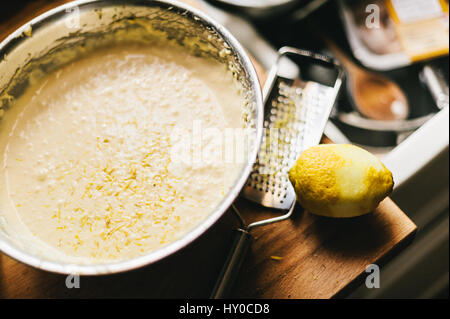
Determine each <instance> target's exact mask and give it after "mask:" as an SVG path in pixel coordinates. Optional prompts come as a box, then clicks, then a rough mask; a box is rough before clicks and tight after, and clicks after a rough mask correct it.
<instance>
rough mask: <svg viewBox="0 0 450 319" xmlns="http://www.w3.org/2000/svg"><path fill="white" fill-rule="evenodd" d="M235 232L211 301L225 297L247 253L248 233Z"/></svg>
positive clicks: (242, 231)
mask: <svg viewBox="0 0 450 319" xmlns="http://www.w3.org/2000/svg"><path fill="white" fill-rule="evenodd" d="M235 232H236V233H235V237H234V242H233V246H232V247H231V250H230V252H229V254H228V257H227V260H226V261H225V265H224V266H223V268H222V271H221V272H220V275H219V279H218V280H217V282H216V285H215V286H214V289H213V292H212V294H211V298H212V299H222V298H226V297H227V295H228V294H229V292H230V290H231V287H232V286H233V283H234V281H235V279H236V277H237V275H238V273H239V270H240V268H241V265H242V262H243V260H244V258H245V255H246V253H247V250H248V247H249V244H250V239H251V235H250V233H249V232H248V231H246V230H244V229H237V230H236V231H235Z"/></svg>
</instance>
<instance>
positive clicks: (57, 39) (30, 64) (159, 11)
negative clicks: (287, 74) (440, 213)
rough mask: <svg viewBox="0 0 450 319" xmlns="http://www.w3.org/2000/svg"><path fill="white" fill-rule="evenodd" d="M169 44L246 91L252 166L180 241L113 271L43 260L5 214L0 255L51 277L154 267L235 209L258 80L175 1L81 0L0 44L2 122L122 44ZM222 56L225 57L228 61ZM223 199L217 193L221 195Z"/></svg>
mask: <svg viewBox="0 0 450 319" xmlns="http://www.w3.org/2000/svg"><path fill="white" fill-rule="evenodd" d="M161 36H163V37H164V38H165V39H166V40H167V41H171V42H173V43H177V44H180V45H183V46H184V47H186V48H187V49H188V50H190V51H191V53H192V54H195V55H198V56H207V57H210V58H213V59H216V60H218V61H220V62H221V63H224V64H225V65H226V66H227V67H228V68H229V69H230V70H231V71H232V72H233V74H234V76H235V77H236V78H237V79H238V80H239V81H240V83H241V84H242V85H243V87H244V90H243V91H244V92H243V94H245V95H246V99H247V103H246V105H245V106H243V117H242V125H243V127H247V128H249V131H250V132H251V136H250V140H251V144H250V150H249V158H248V162H246V163H245V165H244V166H243V169H242V172H241V174H240V175H239V177H238V179H237V180H236V181H235V183H234V186H233V187H232V189H231V190H230V191H229V192H228V193H227V194H225V195H224V197H223V200H222V201H221V203H220V205H219V206H218V207H217V208H216V209H215V210H214V211H212V212H211V214H210V215H209V216H208V217H207V218H206V219H205V220H203V221H202V222H201V223H200V224H199V225H198V226H197V227H195V228H194V229H193V230H191V231H190V232H188V233H187V234H186V235H185V236H184V237H182V238H181V239H179V240H177V241H175V242H172V243H171V244H168V245H167V246H164V247H162V248H160V249H158V250H156V251H153V252H150V253H147V254H145V255H143V256H141V257H138V258H134V259H130V260H125V261H121V262H116V263H109V264H89V265H85V264H70V263H65V262H61V261H58V260H52V259H51V258H43V257H42V256H39V255H38V254H36V253H34V252H33V251H31V250H30V249H29V248H28V245H27V243H26V242H20V240H18V239H17V238H15V237H14V236H12V234H11V233H10V232H9V230H8V223H7V221H5V220H4V218H3V219H2V217H1V212H0V251H2V252H4V253H5V254H7V255H9V256H11V257H12V258H14V259H16V260H18V261H21V262H23V263H25V264H28V265H31V266H34V267H37V268H40V269H44V270H47V271H52V272H57V273H65V274H81V275H98V274H108V273H116V272H122V271H127V270H131V269H135V268H138V267H142V266H145V265H148V264H151V263H153V262H155V261H157V260H160V259H162V258H165V257H167V256H169V255H170V254H173V253H174V252H176V251H178V250H180V249H183V248H184V247H185V246H186V245H188V244H189V243H190V242H192V241H193V240H195V239H196V238H198V237H199V236H200V235H201V234H203V233H204V232H205V231H206V230H207V229H208V228H210V227H211V226H212V225H213V224H214V223H215V222H216V221H217V220H218V219H219V218H220V217H221V216H222V215H223V214H224V213H225V211H227V209H228V208H229V207H230V205H231V204H232V203H233V201H234V200H235V199H236V197H237V196H238V195H239V193H240V191H241V188H242V187H243V185H244V183H245V182H246V180H247V178H248V176H249V173H250V171H251V168H252V164H253V162H254V160H255V158H256V154H257V151H258V148H259V145H260V141H261V136H262V123H263V102H262V96H261V89H260V85H259V82H258V78H257V74H256V72H255V70H254V68H253V65H252V63H251V62H250V59H249V57H248V56H247V54H246V52H245V51H244V49H243V48H242V46H241V45H240V44H239V43H238V41H237V40H236V39H235V38H234V37H233V36H232V35H231V34H230V33H229V32H228V31H227V30H225V29H224V28H223V27H222V26H221V25H219V24H218V23H216V22H215V21H213V20H212V19H211V18H209V17H207V16H205V15H204V14H203V13H201V12H199V11H197V10H196V9H194V8H191V7H189V6H186V5H183V4H180V3H178V2H175V1H168V0H164V1H163V0H161V1H159V0H158V1H142V0H141V1H139V0H123V1H117V0H115V1H114V0H98V1H95V0H79V1H73V2H70V3H68V4H66V5H62V6H60V7H57V8H55V9H53V10H50V11H48V12H46V13H44V14H42V15H40V16H39V17H37V18H35V19H33V20H32V21H30V22H28V23H26V24H25V25H24V26H22V27H21V28H19V29H18V30H17V31H15V32H14V33H13V34H11V35H10V36H9V37H8V38H6V39H5V40H4V41H2V42H1V43H0V57H1V58H0V59H1V60H0V128H1V115H2V114H4V113H5V112H8V109H9V108H11V107H13V103H12V101H14V99H15V98H17V97H19V96H20V95H21V94H22V93H23V92H24V91H25V90H26V88H27V87H28V86H29V85H30V84H31V83H32V82H33V81H38V80H39V79H40V78H42V76H44V75H45V74H47V73H49V72H51V71H53V70H55V69H57V68H58V67H59V66H61V65H63V64H65V63H68V62H70V61H72V60H73V59H76V58H77V57H78V56H79V55H82V54H85V53H86V52H88V51H93V50H96V49H97V48H99V47H103V46H105V45H110V44H114V43H117V42H122V41H129V42H142V43H151V42H152V41H157V40H158V39H161ZM224 52H225V53H226V54H224ZM218 191H219V190H218Z"/></svg>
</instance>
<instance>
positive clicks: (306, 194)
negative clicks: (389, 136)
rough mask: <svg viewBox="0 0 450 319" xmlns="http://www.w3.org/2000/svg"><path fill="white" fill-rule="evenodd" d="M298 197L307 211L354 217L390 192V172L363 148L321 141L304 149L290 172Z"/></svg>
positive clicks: (391, 180) (373, 207) (392, 182)
mask: <svg viewBox="0 0 450 319" xmlns="http://www.w3.org/2000/svg"><path fill="white" fill-rule="evenodd" d="M289 179H290V181H291V183H292V185H293V186H294V189H295V192H296V194H297V200H298V201H299V202H300V204H301V205H302V206H303V207H304V208H305V209H306V210H307V211H309V212H311V213H313V214H317V215H323V216H328V217H355V216H360V215H363V214H366V213H369V212H371V211H373V210H374V209H375V208H376V207H377V206H378V204H379V203H380V201H381V200H383V199H384V198H385V197H386V196H388V195H389V194H390V193H391V192H392V188H393V186H394V181H393V178H392V173H391V172H390V171H389V170H388V169H387V168H386V167H385V166H384V165H383V164H382V163H381V161H380V160H379V159H378V158H377V157H375V156H374V155H372V154H371V153H369V152H367V151H366V150H364V149H362V148H360V147H357V146H354V145H349V144H322V145H318V146H314V147H311V148H309V149H307V150H305V151H304V152H303V153H302V154H301V155H300V157H299V158H298V160H297V162H296V163H295V165H294V167H292V168H291V169H290V171H289Z"/></svg>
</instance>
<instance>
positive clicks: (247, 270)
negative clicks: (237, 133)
mask: <svg viewBox="0 0 450 319" xmlns="http://www.w3.org/2000/svg"><path fill="white" fill-rule="evenodd" d="M190 1H191V2H192V1H193V0H190ZM63 2H68V1H45V0H38V1H32V2H30V3H29V4H28V5H27V6H25V7H24V8H23V9H22V10H20V11H19V12H18V13H17V14H16V15H15V16H13V17H9V18H8V19H7V20H4V21H0V39H3V38H4V37H5V36H7V35H8V34H9V33H10V32H12V31H13V30H15V29H16V28H17V27H18V26H20V25H22V24H23V23H24V22H26V21H28V20H29V19H31V18H32V17H34V16H37V15H38V14H40V13H42V12H44V11H46V10H48V9H49V8H51V7H54V6H56V5H57V4H61V3H63ZM256 66H257V70H258V74H259V75H260V79H264V77H265V73H264V70H263V69H262V68H260V67H259V66H258V65H256ZM236 205H237V207H238V208H239V210H240V211H241V212H242V214H243V215H244V218H245V219H246V220H247V221H248V222H251V221H255V220H259V219H264V218H267V217H269V216H274V214H277V212H276V211H274V210H270V209H267V208H263V207H261V206H259V205H256V204H253V203H251V202H249V201H246V200H244V199H239V200H238V201H237V202H236ZM235 227H237V221H236V220H235V217H234V215H233V213H232V212H231V211H229V212H227V213H226V214H225V215H224V216H223V217H222V218H221V219H220V220H219V221H218V222H217V223H216V224H215V225H214V226H213V227H212V228H211V229H210V230H208V231H207V232H206V233H205V234H203V235H202V236H201V237H200V238H199V239H198V240H196V241H195V242H194V243H192V244H191V245H189V246H188V247H186V248H185V249H183V250H182V251H181V252H178V253H176V254H174V255H172V256H170V257H168V258H166V259H164V260H162V261H160V262H158V263H156V264H153V265H150V266H148V267H144V268H142V269H139V270H135V271H130V272H127V273H122V274H116V275H108V276H100V277H82V278H81V281H80V288H79V289H76V288H73V289H68V288H66V286H65V279H66V277H65V276H63V275H57V274H52V273H48V272H45V271H41V270H38V269H34V268H31V267H28V266H26V265H24V264H22V263H19V262H17V261H15V260H13V259H11V258H9V257H8V256H6V255H4V254H1V253H0V298H66V297H67V298H70V297H75V298H79V297H83V298H90V297H144V298H206V297H208V296H209V294H210V292H211V290H212V288H213V286H214V283H215V280H216V278H217V276H218V273H219V271H220V269H221V267H222V265H223V263H224V261H225V258H226V256H227V254H228V250H229V248H230V246H231V242H232V229H234V228H235ZM415 231H416V226H415V225H414V223H413V222H412V221H411V220H410V219H409V218H408V217H407V216H406V215H405V213H404V212H402V211H401V210H400V209H399V208H398V207H397V206H396V205H395V204H394V203H393V202H392V201H391V200H390V199H389V198H387V199H385V200H384V201H383V202H382V203H381V204H380V206H379V207H378V208H377V209H376V210H375V211H374V212H373V213H371V214H369V215H366V216H362V217H358V218H353V219H345V220H335V219H329V218H323V217H317V216H314V215H311V214H309V213H307V212H304V211H303V210H302V208H301V207H300V206H297V207H296V209H295V211H294V213H293V217H292V218H291V219H290V220H287V221H284V222H281V223H278V224H273V225H268V226H264V227H262V228H257V229H254V230H253V231H252V235H253V241H252V244H251V248H250V250H249V254H248V256H247V258H246V260H245V262H244V265H243V269H242V271H241V273H240V274H239V278H238V280H237V283H236V285H235V287H234V290H233V293H232V296H231V297H239V298H240V297H245V298H247V297H253V298H332V297H343V296H345V295H346V294H347V293H349V292H350V291H351V290H352V288H354V287H355V286H356V285H357V284H358V283H360V282H361V280H364V278H365V274H366V273H365V269H366V267H367V266H368V265H369V264H373V263H376V264H377V265H379V266H382V265H383V264H384V263H385V262H386V261H387V260H388V259H389V258H390V257H392V256H394V255H395V254H396V253H398V252H399V251H400V250H401V249H402V248H403V247H405V245H407V244H408V243H409V242H410V240H411V239H412V238H413V235H414V233H415ZM273 256H276V257H280V258H273Z"/></svg>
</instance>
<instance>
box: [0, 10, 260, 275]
mask: <svg viewBox="0 0 450 319" xmlns="http://www.w3.org/2000/svg"><path fill="white" fill-rule="evenodd" d="M124 3H126V5H120V4H118V2H117V1H111V2H109V1H76V2H74V3H71V4H69V5H66V6H62V7H59V8H57V9H55V10H52V11H49V12H48V13H46V14H44V15H43V16H41V17H38V18H37V19H35V20H33V21H31V23H29V24H27V25H26V26H24V27H22V28H21V29H20V30H18V31H17V32H16V33H15V34H13V35H11V36H10V37H9V38H7V39H6V40H5V41H4V42H3V43H2V44H1V45H0V51H1V53H2V56H5V59H4V60H3V61H1V63H0V72H1V75H2V76H1V78H0V88H1V89H0V99H1V104H0V150H1V151H2V159H1V160H2V165H1V168H0V169H1V171H0V183H1V186H0V187H1V188H0V249H1V250H2V251H3V252H5V253H7V254H9V255H10V256H12V257H14V258H16V259H18V260H20V261H22V262H25V263H27V264H30V265H32V266H35V267H39V268H42V269H45V270H50V271H55V272H62V273H80V274H102V273H111V272H118V271H124V270H129V269H133V268H136V267H139V266H143V265H146V264H149V263H151V262H154V261H156V260H159V259H161V258H163V257H165V256H167V255H169V254H171V253H173V252H175V251H177V250H179V249H181V248H182V247H184V246H185V245H187V244H188V243H189V242H191V241H192V240H194V239H195V238H197V237H198V236H200V235H201V234H202V233H203V232H204V231H205V230H206V229H208V228H209V227H210V226H211V225H212V224H213V223H214V222H215V221H216V220H217V219H218V218H219V217H220V216H221V215H222V214H223V213H224V212H225V211H226V209H227V208H228V207H229V206H230V204H231V203H232V201H233V200H234V199H235V198H236V197H237V195H238V193H239V191H240V189H241V188H242V186H243V183H245V181H246V179H247V177H248V174H249V172H250V169H251V166H252V163H253V160H254V158H255V156H256V152H257V148H258V146H259V141H260V138H261V130H262V101H261V94H260V88H259V85H258V81H257V77H256V74H255V71H254V69H253V67H252V65H251V63H250V62H249V59H248V57H247V56H246V55H245V53H244V51H243V50H242V48H241V47H240V45H239V44H238V43H237V42H236V40H234V38H233V37H232V36H231V35H229V34H228V32H227V31H226V30H224V29H223V28H222V27H220V26H219V25H217V24H216V23H214V22H213V21H211V20H210V19H208V18H207V17H204V16H203V15H202V14H200V13H198V12H195V10H192V9H188V8H185V7H182V6H179V5H174V4H172V3H168V2H165V1H161V2H160V1H153V2H148V1H145V2H141V1H124ZM149 75H150V76H149ZM199 126H202V127H203V128H208V127H212V126H215V128H217V126H218V127H219V129H220V128H227V129H235V130H239V129H240V132H245V133H244V134H246V137H248V141H249V142H248V144H247V147H248V150H247V152H246V154H249V155H248V157H246V158H245V160H244V161H242V162H239V161H237V160H236V159H234V160H231V161H223V160H222V161H221V160H214V155H215V154H218V153H220V152H219V151H220V150H221V149H223V147H224V145H220V144H218V143H216V142H217V141H216V140H217V136H216V138H215V136H214V135H211V136H209V138H203V139H200V142H199V143H200V144H201V149H203V150H206V153H202V155H203V157H204V158H202V159H200V160H199V161H196V159H195V156H194V158H191V161H188V162H186V161H183V159H184V158H183V156H181V157H179V158H178V160H177V159H174V157H173V156H172V155H173V153H174V152H173V150H174V146H176V145H175V144H176V143H177V142H178V143H179V144H178V146H181V148H183V147H182V146H183V145H186V141H183V140H181V141H180V140H176V139H173V135H174V134H173V132H181V134H179V137H183V136H186V135H187V136H193V137H194V139H195V133H196V130H198V129H199ZM182 132H185V134H183V133H182ZM219 133H220V132H219ZM192 145H194V144H192ZM180 152H181V151H176V152H175V155H177V154H178V155H179V153H180ZM181 153H182V152H181ZM193 153H195V151H194V152H193V151H192V149H188V150H187V153H186V154H190V155H192V154H193ZM205 154H206V155H205ZM222 159H223V158H222Z"/></svg>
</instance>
